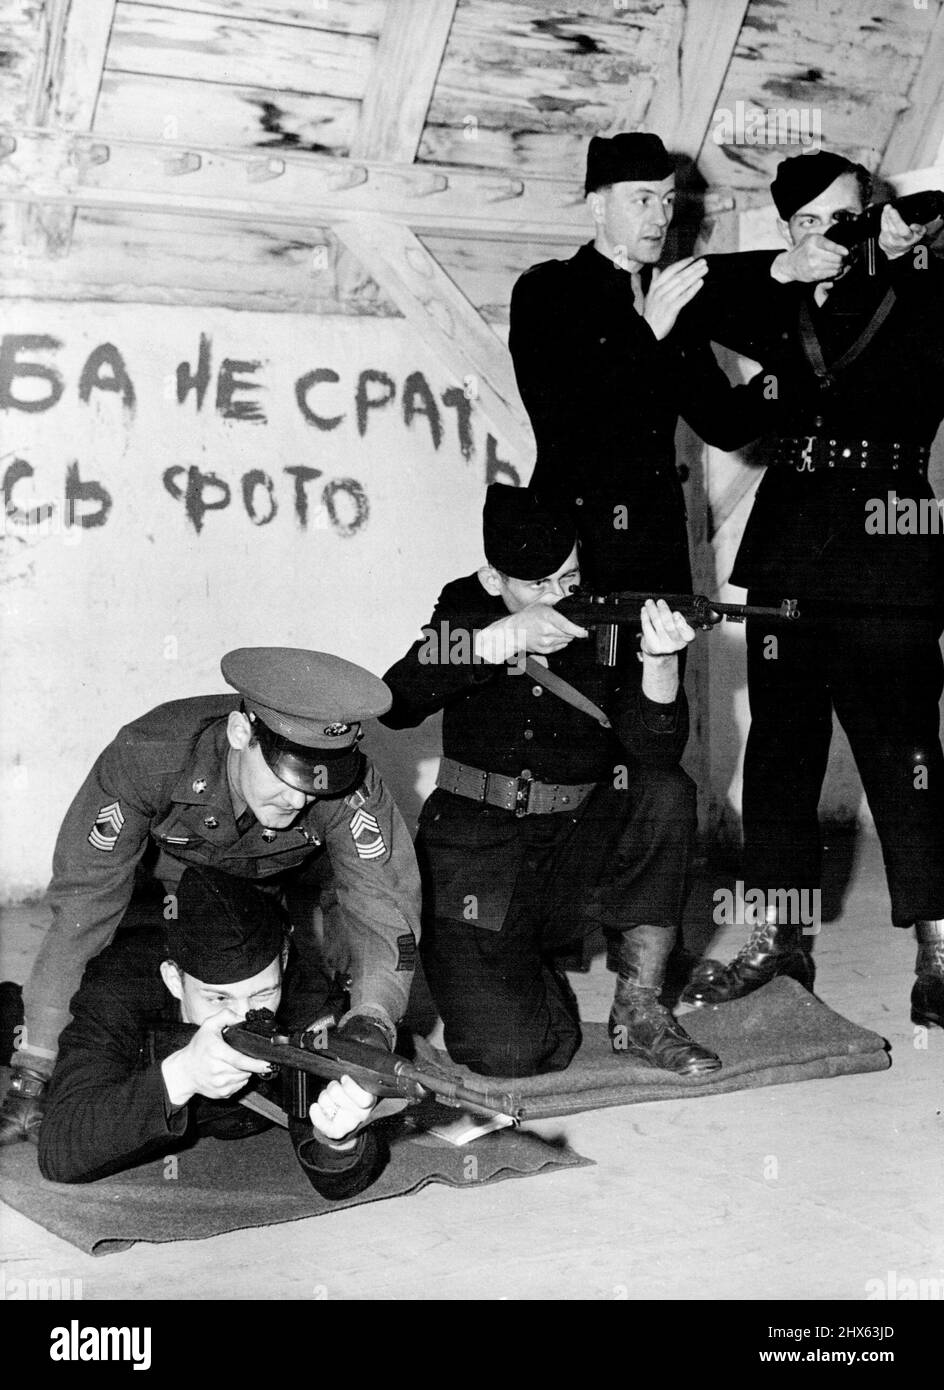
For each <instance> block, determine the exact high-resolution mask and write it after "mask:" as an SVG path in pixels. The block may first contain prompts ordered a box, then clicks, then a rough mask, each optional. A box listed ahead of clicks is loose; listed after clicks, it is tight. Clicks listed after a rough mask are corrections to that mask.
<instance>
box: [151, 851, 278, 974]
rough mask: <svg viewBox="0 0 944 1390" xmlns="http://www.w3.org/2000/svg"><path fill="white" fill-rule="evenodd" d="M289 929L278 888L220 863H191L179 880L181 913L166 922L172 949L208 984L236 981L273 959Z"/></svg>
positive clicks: (173, 956) (177, 958) (176, 958)
mask: <svg viewBox="0 0 944 1390" xmlns="http://www.w3.org/2000/svg"><path fill="white" fill-rule="evenodd" d="M288 930H289V923H288V918H287V917H286V915H285V913H284V911H283V910H282V908H281V906H280V905H279V903H278V901H277V900H276V898H274V897H273V896H272V894H270V893H263V892H261V891H260V890H259V889H258V888H256V887H255V885H254V884H252V883H249V882H248V881H247V880H246V879H243V878H234V877H233V876H232V874H224V873H223V872H222V871H221V870H220V869H212V868H210V867H209V866H206V865H202V864H191V865H190V866H189V867H188V868H186V869H185V870H184V872H183V874H182V876H181V879H180V883H179V884H178V885H177V916H176V918H175V919H174V920H172V921H170V922H168V923H167V926H166V928H165V936H166V939H167V953H168V957H169V959H170V960H172V961H173V962H174V963H175V964H176V965H178V966H179V967H180V969H181V970H183V971H185V972H186V974H188V975H192V976H193V977H194V979H197V980H201V981H202V982H203V983H204V984H208V985H232V984H236V982H237V981H239V980H251V979H252V977H253V976H254V975H258V974H259V973H260V971H262V970H265V968H266V966H267V965H271V964H272V962H273V961H274V960H275V958H276V956H277V955H278V954H279V953H280V951H281V950H282V945H283V942H284V941H285V938H286V936H287V934H288Z"/></svg>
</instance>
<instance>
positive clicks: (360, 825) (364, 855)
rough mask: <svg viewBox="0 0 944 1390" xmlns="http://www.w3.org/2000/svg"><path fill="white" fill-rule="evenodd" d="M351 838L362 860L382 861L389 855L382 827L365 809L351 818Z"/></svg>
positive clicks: (361, 809)
mask: <svg viewBox="0 0 944 1390" xmlns="http://www.w3.org/2000/svg"><path fill="white" fill-rule="evenodd" d="M351 838H352V839H353V841H354V848H355V849H356V850H357V853H358V857H359V858H360V859H380V858H382V857H383V855H385V854H386V853H387V846H386V845H385V844H384V837H383V832H382V831H381V829H380V826H379V825H378V824H377V822H376V820H375V819H374V817H373V816H372V815H371V814H370V812H369V811H365V810H363V808H359V809H358V810H356V811H355V812H354V814H353V816H352V817H351Z"/></svg>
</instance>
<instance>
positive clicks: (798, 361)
mask: <svg viewBox="0 0 944 1390" xmlns="http://www.w3.org/2000/svg"><path fill="white" fill-rule="evenodd" d="M775 254H776V253H775V252H772V251H755V252H743V253H739V254H736V255H729V256H709V257H708V263H709V274H708V277H707V279H706V283H705V285H704V287H703V288H702V290H701V291H700V293H699V294H698V295H697V296H696V298H695V299H694V300H693V301H692V304H691V305H690V306H689V308H688V309H686V310H685V311H684V312H683V320H684V321H685V322H686V323H692V322H694V323H696V324H697V327H698V330H699V331H702V332H707V333H709V334H710V336H711V337H712V338H714V339H715V341H717V342H719V343H723V344H724V345H725V346H727V347H730V348H733V349H734V350H735V351H737V352H740V353H743V354H744V355H746V356H748V357H751V358H753V359H754V360H755V361H757V362H760V363H761V364H762V366H763V369H764V370H763V372H762V373H761V374H760V376H759V377H758V378H757V379H758V380H760V379H762V378H769V376H770V375H773V377H774V378H776V379H777V380H778V381H779V380H780V379H781V378H782V379H785V380H788V381H789V389H788V393H787V397H786V398H785V399H782V400H781V407H780V412H779V419H778V421H777V426H776V433H778V434H780V435H782V436H785V437H787V438H798V439H799V438H804V437H806V436H810V435H815V436H819V437H825V438H826V439H827V440H828V439H837V440H860V441H861V440H866V439H867V440H875V441H882V442H886V443H895V442H897V443H901V444H905V445H907V444H912V445H915V444H923V445H930V444H931V442H932V441H933V439H934V436H935V432H936V431H937V428H938V426H939V424H940V422H941V418H942V416H944V266H942V265H941V264H940V263H939V262H938V261H937V260H936V259H935V258H934V257H931V258H930V263H929V265H928V267H927V268H926V269H917V268H915V262H914V260H913V258H912V256H911V255H906V256H903V257H901V258H900V259H898V260H896V261H892V262H888V261H886V260H885V259H884V257H882V256H881V255H880V256H879V272H880V273H879V274H878V275H877V276H876V277H875V278H874V279H871V280H870V279H869V278H868V277H867V276H866V275H865V274H864V272H863V271H862V270H861V269H859V268H855V269H853V270H851V271H849V272H847V274H846V275H844V276H842V277H841V278H840V279H839V280H837V281H836V283H835V284H834V285H833V287H832V289H831V291H830V292H829V294H828V296H827V298H826V301H825V304H824V305H823V306H822V307H821V308H820V307H817V306H816V305H815V302H814V301H813V289H814V287H813V286H812V285H803V284H798V283H791V284H787V285H782V284H779V283H778V282H777V281H776V280H774V279H773V278H772V277H771V275H770V265H771V262H772V260H773V258H774V255H775ZM889 285H891V286H892V287H893V288H894V290H895V294H896V301H895V304H894V307H893V308H892V310H891V313H890V314H889V316H888V318H887V319H886V320H885V322H884V323H883V324H882V326H881V328H880V329H879V330H878V332H877V334H876V335H875V337H874V338H873V339H872V341H871V342H870V343H869V344H868V346H867V347H866V348H865V349H864V351H863V352H862V354H861V356H860V357H858V359H857V360H855V361H854V362H853V363H851V364H850V365H849V366H848V367H847V368H843V369H840V370H839V371H838V372H837V373H836V378H835V385H833V386H832V387H827V388H826V389H823V388H821V387H820V386H819V384H818V383H817V379H816V376H815V374H814V372H813V369H812V368H811V367H810V365H809V363H808V362H807V359H806V357H805V355H804V352H803V348H802V342H801V338H800V333H799V311H800V305H801V303H802V302H803V300H804V299H805V300H806V301H807V302H808V303H809V304H810V306H811V313H812V317H813V322H814V324H815V326H816V332H817V336H818V337H819V339H820V342H821V344H822V347H823V354H824V357H825V361H826V363H827V365H829V363H830V362H831V361H834V360H835V359H836V358H837V357H839V355H840V354H841V353H843V352H844V351H845V350H846V349H847V348H848V347H849V346H850V344H852V343H853V342H854V341H855V339H856V338H857V337H858V336H859V334H860V333H861V332H862V331H863V330H864V329H865V327H866V325H867V324H868V322H869V320H870V319H871V317H872V315H873V313H874V311H875V309H876V307H877V306H878V304H879V302H880V301H881V299H882V297H883V295H884V294H885V291H886V289H887V288H888V286H889ZM889 494H892V498H893V500H892V508H891V511H892V517H893V519H894V517H895V514H896V506H895V503H894V498H896V497H897V498H899V499H901V500H902V501H905V500H906V499H911V500H912V501H913V502H914V503H916V504H920V501H921V500H922V499H925V500H926V499H932V498H933V496H934V494H933V492H932V490H931V488H930V486H929V484H928V482H927V479H926V478H924V477H922V476H921V475H919V474H916V473H907V472H904V471H898V472H896V473H892V472H887V473H886V472H881V473H879V472H873V471H871V470H869V471H863V472H861V473H859V472H850V471H844V470H839V469H836V470H828V469H826V468H824V467H821V468H819V469H818V470H817V471H815V472H814V473H812V474H810V473H808V472H802V473H801V472H798V471H797V470H796V469H793V468H788V467H774V466H772V467H770V468H768V470H767V472H766V474H765V476H764V478H763V480H762V482H761V484H760V487H759V488H758V491H757V495H756V498H755V502H754V507H753V511H752V512H751V516H750V519H749V521H748V524H747V529H746V531H745V533H744V538H743V541H742V543H741V548H740V551H739V554H738V557H737V562H736V564H735V568H734V571H733V573H732V575H731V578H732V581H733V582H734V583H735V584H740V585H743V586H745V587H747V588H754V589H755V590H760V589H763V590H769V591H772V592H773V593H776V594H777V595H779V596H787V597H792V596H799V597H807V598H814V597H815V598H827V599H831V600H847V601H849V600H853V601H854V600H861V599H864V600H868V601H869V602H874V603H888V604H892V603H893V604H917V605H926V604H929V603H931V602H933V601H935V600H937V601H941V600H944V534H941V532H942V531H944V527H938V531H937V534H934V533H926V534H924V535H922V534H920V533H918V534H910V533H909V531H910V529H911V526H910V522H908V521H907V520H906V513H905V511H904V509H900V512H899V518H900V519H899V520H898V521H897V522H895V523H894V525H893V527H889V526H888V525H887V524H886V525H885V527H884V529H885V532H886V534H875V533H874V527H873V531H870V530H867V529H866V521H867V518H868V517H869V516H870V515H871V516H873V517H874V516H876V515H878V513H877V509H876V508H875V507H874V506H872V507H870V508H868V510H867V504H868V503H869V502H870V501H881V502H882V503H883V504H884V505H885V506H886V510H887V503H888V497H889ZM913 515H918V516H920V512H919V509H918V506H917V505H916V507H915V508H914V509H913ZM928 515H929V509H928V508H927V507H925V516H926V517H927V516H928ZM932 520H933V518H932ZM939 520H940V517H939ZM905 527H908V528H909V530H908V531H906V530H904V528H905ZM915 529H917V528H915ZM925 531H926V532H927V527H926V526H925Z"/></svg>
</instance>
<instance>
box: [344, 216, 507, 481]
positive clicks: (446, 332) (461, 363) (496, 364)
mask: <svg viewBox="0 0 944 1390" xmlns="http://www.w3.org/2000/svg"><path fill="white" fill-rule="evenodd" d="M334 231H335V235H336V236H337V237H338V239H339V240H340V241H341V242H342V243H343V244H344V245H345V246H346V247H347V248H348V250H349V251H351V253H352V254H353V255H355V256H356V257H357V258H358V260H359V261H360V262H361V264H362V265H363V266H364V267H365V268H366V269H367V270H369V271H370V273H371V275H372V276H373V277H374V279H375V280H376V281H377V282H378V284H380V285H382V286H383V289H384V292H385V293H386V294H388V295H389V296H390V298H391V299H392V300H393V302H394V303H395V304H396V305H397V308H398V309H399V310H400V312H401V313H402V314H403V316H404V317H405V318H406V319H407V321H408V322H409V323H411V324H412V325H413V327H414V328H415V329H416V330H417V331H418V333H419V334H420V337H421V338H422V339H423V341H424V342H425V343H426V344H427V345H428V346H430V347H432V348H433V349H434V351H435V353H436V356H437V358H438V360H439V362H440V363H441V364H442V365H443V366H444V367H445V368H446V370H447V371H450V372H452V374H453V375H454V377H455V378H456V381H457V383H463V384H467V387H468V389H469V390H470V392H473V393H474V398H475V400H476V403H477V405H478V408H479V410H481V412H482V414H483V415H484V417H485V419H486V420H487V421H488V423H489V424H490V425H491V427H492V429H493V430H494V431H495V433H496V435H498V436H499V438H500V439H501V440H502V442H503V443H504V444H505V445H506V446H507V447H508V448H510V449H512V450H513V451H514V452H515V454H517V455H518V457H519V458H520V459H521V460H528V461H530V459H531V456H532V454H533V453H534V440H533V437H532V435H531V430H530V428H529V426H528V424H527V419H526V417H525V414H524V411H523V409H522V407H521V405H520V404H519V399H518V391H517V387H516V385H515V376H514V370H513V368H512V364H511V357H510V355H509V353H508V349H507V348H506V347H505V345H504V344H503V343H502V342H501V340H500V339H499V338H498V337H497V335H496V334H495V333H494V332H493V331H492V329H491V328H490V327H489V326H488V324H487V323H486V322H485V321H484V319H483V318H482V317H481V315H480V314H479V313H478V311H477V310H476V308H475V307H474V305H472V304H470V303H469V301H468V300H467V299H466V297H465V295H464V294H463V293H462V291H461V290H460V289H458V288H457V286H456V285H455V284H453V282H452V280H450V279H449V277H448V275H447V274H446V272H445V271H444V270H443V269H442V267H441V266H440V265H439V262H438V261H436V260H435V258H434V257H433V256H431V255H430V254H429V252H428V251H427V250H426V248H425V246H424V245H423V244H422V242H421V241H420V240H419V238H418V237H417V236H416V235H415V234H414V233H413V232H412V231H411V230H410V228H409V227H405V226H403V225H402V224H400V223H396V222H386V221H384V220H383V219H382V218H367V217H364V218H359V219H358V220H357V221H356V222H341V223H339V224H338V225H337V226H336V227H335V229H334ZM470 379H471V380H470Z"/></svg>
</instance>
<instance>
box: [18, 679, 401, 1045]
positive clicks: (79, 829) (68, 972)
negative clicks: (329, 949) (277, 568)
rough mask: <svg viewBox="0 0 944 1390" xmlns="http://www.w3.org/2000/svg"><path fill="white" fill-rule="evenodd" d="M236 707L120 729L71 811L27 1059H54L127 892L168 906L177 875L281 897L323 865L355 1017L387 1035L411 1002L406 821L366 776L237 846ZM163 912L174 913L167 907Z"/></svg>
mask: <svg viewBox="0 0 944 1390" xmlns="http://www.w3.org/2000/svg"><path fill="white" fill-rule="evenodd" d="M239 705H240V697H239V696H238V695H210V696H198V697H196V698H193V699H187V700H174V701H171V702H170V703H168V704H164V705H159V706H158V707H157V708H156V709H154V710H151V711H150V712H149V713H148V714H145V715H143V716H142V717H141V718H140V719H136V720H135V721H134V722H133V723H131V724H128V725H126V726H125V727H124V728H123V729H121V730H120V731H119V733H118V735H117V737H116V738H115V739H114V740H113V741H112V742H111V743H110V744H109V745H108V747H107V748H106V749H105V750H104V752H103V753H102V754H101V755H100V757H99V758H98V759H97V761H96V763H95V765H94V767H93V768H92V770H91V772H90V773H89V775H88V777H87V778H86V779H85V782H84V783H83V784H82V787H81V788H80V790H79V792H78V795H77V796H76V798H75V800H74V801H73V802H72V805H71V806H70V808H69V810H68V812H67V813H66V817H65V820H64V821H63V824H62V828H61V830H60V832H59V838H58V840H57V843H56V849H55V854H54V858H53V877H52V883H51V885H50V889H49V899H50V902H51V904H52V909H53V920H52V925H51V927H50V929H49V932H48V933H47V936H46V939H45V941H44V943H43V946H42V948H41V950H40V953H39V956H38V958H37V961H36V965H35V966H34V969H33V973H32V976H31V978H30V981H29V984H28V986H27V989H26V992H25V995H26V999H25V1002H26V1020H27V1029H28V1035H27V1049H28V1048H29V1047H30V1046H39V1047H41V1048H46V1049H49V1050H54V1049H55V1045H56V1039H57V1038H58V1035H59V1033H60V1032H61V1030H62V1028H63V1027H64V1026H65V1024H66V1023H67V1021H68V1017H69V1010H68V1002H69V1000H70V998H71V996H72V994H73V993H74V992H75V990H76V989H77V988H78V985H79V981H80V980H81V977H82V971H83V969H84V967H85V965H86V964H87V963H88V961H90V960H91V959H92V958H93V957H94V956H96V955H98V953H99V952H100V951H102V950H104V948H105V947H106V946H107V945H108V944H109V942H110V941H111V939H112V937H113V936H114V934H115V930H116V928H117V926H118V924H119V922H120V921H121V919H122V917H123V915H124V913H125V911H126V909H127V908H128V906H129V903H130V902H131V897H132V893H133V891H134V889H135V885H136V882H138V883H140V882H141V881H142V879H144V880H146V879H148V878H150V880H151V884H152V892H154V891H155V890H157V891H159V890H160V887H163V889H164V891H165V892H166V893H172V892H173V890H174V887H175V885H176V884H177V882H178V881H179V879H180V876H181V874H182V873H183V871H184V869H185V868H186V866H187V865H188V864H210V865H213V866H214V867H215V868H218V869H221V870H223V871H224V872H226V873H231V874H233V875H235V876H236V877H238V878H246V879H252V880H253V881H254V882H256V884H257V886H258V887H261V888H264V889H265V888H270V889H272V891H275V892H279V891H280V890H281V888H282V887H283V886H284V883H285V881H286V878H287V877H288V876H290V875H291V874H292V873H293V871H298V870H300V869H301V868H302V867H303V866H307V865H308V864H310V863H311V861H312V860H313V859H314V858H315V857H316V856H320V855H321V854H324V853H327V854H328V856H329V858H330V861H331V867H332V871H333V877H334V881H335V889H336V892H337V895H338V901H339V905H340V908H341V912H342V915H343V922H344V927H345V933H346V936H347V938H348V946H349V952H350V960H351V974H352V979H353V984H352V991H351V1007H352V1012H355V1013H361V1014H368V1015H371V1014H373V1015H374V1016H377V1017H379V1018H381V1019H382V1020H384V1021H388V1022H391V1023H396V1022H397V1020H398V1019H399V1018H401V1017H402V1015H403V1013H404V1011H405V1009H406V1004H407V1001H408V998H409V992H410V985H411V983H412V979H413V968H414V963H415V955H416V942H417V939H418V936H419V912H420V883H419V875H418V871H417V867H416V860H415V856H414V853H413V846H412V842H411V840H410V836H409V834H408V832H407V829H406V826H405V824H404V822H403V819H402V817H401V815H400V813H399V811H398V810H397V807H396V805H395V804H394V802H393V799H392V797H391V796H390V793H389V792H388V791H387V789H386V787H385V786H384V784H383V782H382V781H381V778H380V776H379V774H378V773H377V771H376V769H375V768H374V767H373V766H372V765H371V764H370V763H366V764H365V772H364V777H363V780H362V782H361V784H360V786H359V787H358V788H357V789H356V790H355V791H354V792H352V793H351V794H350V795H348V796H346V797H340V798H332V799H325V800H318V801H315V802H313V803H312V804H311V806H309V807H308V808H307V810H305V811H303V812H301V814H300V815H299V816H298V818H297V819H296V820H295V822H294V823H293V824H292V825H291V826H290V827H289V828H288V829H287V830H276V831H272V830H266V829H264V827H263V826H261V825H260V824H259V823H258V822H257V821H254V822H253V824H252V826H251V827H250V828H249V829H248V830H245V831H244V832H242V833H241V832H240V830H239V829H238V827H237V825H236V819H235V815H234V811H233V805H232V801H231V798H230V792H229V782H228V778H227V772H226V755H227V750H228V747H229V744H228V740H227V736H226V724H227V718H228V716H229V714H230V712H231V711H233V710H236V709H238V708H239ZM167 910H168V911H172V910H173V908H172V907H170V906H168V908H167Z"/></svg>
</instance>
